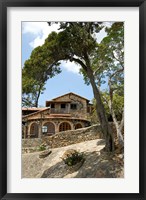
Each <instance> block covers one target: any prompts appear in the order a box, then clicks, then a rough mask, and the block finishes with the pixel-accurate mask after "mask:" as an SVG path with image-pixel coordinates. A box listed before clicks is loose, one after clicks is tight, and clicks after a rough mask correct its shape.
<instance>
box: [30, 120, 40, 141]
mask: <svg viewBox="0 0 146 200" xmlns="http://www.w3.org/2000/svg"><path fill="white" fill-rule="evenodd" d="M38 133H39V127H38V124H37V123H33V124H31V127H30V137H31V138H37V137H38V135H39V134H38Z"/></svg>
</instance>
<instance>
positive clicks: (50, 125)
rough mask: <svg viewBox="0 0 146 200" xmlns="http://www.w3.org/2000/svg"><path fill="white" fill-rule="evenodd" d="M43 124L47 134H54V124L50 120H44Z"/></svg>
mask: <svg viewBox="0 0 146 200" xmlns="http://www.w3.org/2000/svg"><path fill="white" fill-rule="evenodd" d="M44 126H47V133H46V134H47V135H53V134H55V125H54V124H53V123H52V122H46V123H45V124H44Z"/></svg>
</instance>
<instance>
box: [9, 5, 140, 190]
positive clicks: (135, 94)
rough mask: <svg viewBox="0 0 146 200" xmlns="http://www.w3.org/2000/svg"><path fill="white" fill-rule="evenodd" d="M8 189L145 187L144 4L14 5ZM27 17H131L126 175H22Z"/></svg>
mask: <svg viewBox="0 0 146 200" xmlns="http://www.w3.org/2000/svg"><path fill="white" fill-rule="evenodd" d="M7 13H8V15H7V20H8V21H7V22H8V23H7V30H8V39H7V41H8V48H7V49H8V52H7V53H8V60H7V61H8V113H7V116H8V141H7V144H8V169H7V171H8V173H7V174H8V186H7V189H8V191H7V192H8V193H138V192H139V9H138V8H125V7H124V8H122V7H121V8H118V7H117V8H96V7H95V8H73V7H72V8H71V7H70V8H49V7H45V8H20V7H19V8H13V7H11V8H8V12H7ZM21 21H124V22H125V178H124V179H114V178H113V179H112V178H111V179H104V178H103V179H21Z"/></svg>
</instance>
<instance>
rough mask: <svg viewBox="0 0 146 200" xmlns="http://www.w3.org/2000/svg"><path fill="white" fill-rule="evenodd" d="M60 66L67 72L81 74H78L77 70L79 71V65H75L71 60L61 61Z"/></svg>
mask: <svg viewBox="0 0 146 200" xmlns="http://www.w3.org/2000/svg"><path fill="white" fill-rule="evenodd" d="M62 67H63V68H64V69H66V70H67V71H68V72H72V73H74V74H78V75H81V74H79V71H80V68H81V67H80V66H79V65H76V64H75V63H73V62H69V61H67V62H64V61H63V62H62Z"/></svg>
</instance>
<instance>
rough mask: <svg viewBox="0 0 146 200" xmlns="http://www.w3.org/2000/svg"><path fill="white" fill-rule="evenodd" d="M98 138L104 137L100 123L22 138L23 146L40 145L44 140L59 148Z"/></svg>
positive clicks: (52, 146)
mask: <svg viewBox="0 0 146 200" xmlns="http://www.w3.org/2000/svg"><path fill="white" fill-rule="evenodd" d="M98 138H103V137H102V133H101V128H100V126H99V125H93V126H90V127H87V128H82V129H77V130H69V131H63V132H59V133H56V134H55V135H53V136H43V137H42V138H34V139H22V148H26V147H38V146H39V145H41V144H42V143H44V142H45V143H47V145H49V146H50V147H51V148H57V147H63V146H68V145H71V144H76V143H80V142H84V141H88V140H94V139H98Z"/></svg>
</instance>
